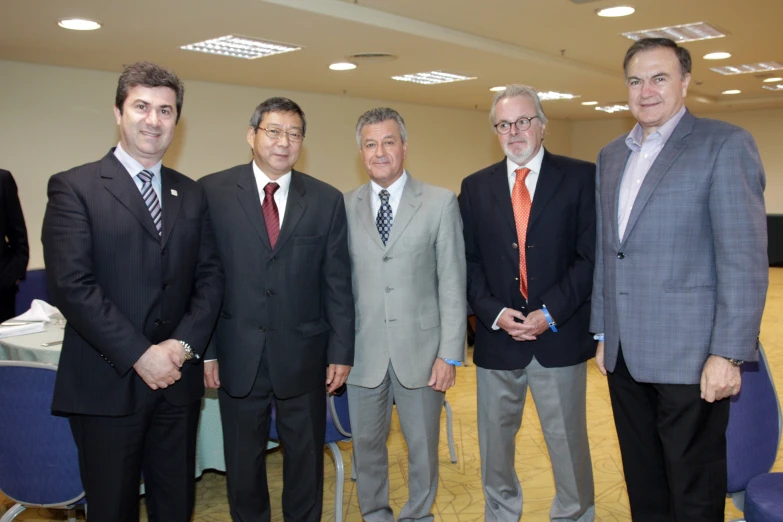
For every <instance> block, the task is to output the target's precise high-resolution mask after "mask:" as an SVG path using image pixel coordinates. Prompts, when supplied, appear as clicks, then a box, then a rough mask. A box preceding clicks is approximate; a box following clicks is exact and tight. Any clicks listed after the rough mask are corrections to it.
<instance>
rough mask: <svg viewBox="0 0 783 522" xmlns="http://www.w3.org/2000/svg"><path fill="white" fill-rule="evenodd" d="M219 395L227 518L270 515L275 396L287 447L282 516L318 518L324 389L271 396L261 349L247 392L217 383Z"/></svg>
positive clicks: (259, 519)
mask: <svg viewBox="0 0 783 522" xmlns="http://www.w3.org/2000/svg"><path fill="white" fill-rule="evenodd" d="M324 378H326V372H325V370H324ZM219 398H220V416H221V420H222V423H223V445H224V452H225V457H226V479H227V486H228V502H229V505H230V506H231V518H232V519H233V520H234V521H235V522H269V520H270V518H271V513H270V508H269V490H268V487H267V479H266V461H265V459H266V444H267V441H268V440H269V426H270V423H271V412H272V400H273V399H274V402H275V409H276V418H275V423H276V426H277V433H278V435H279V436H280V441H281V443H282V445H283V449H284V452H285V453H284V457H283V518H284V520H285V521H286V522H318V521H320V520H321V510H322V508H323V489H324V488H323V483H324V439H325V432H326V388H325V387H323V386H322V387H321V388H319V389H317V390H315V391H312V392H310V393H306V394H304V395H300V396H298V397H294V398H291V399H279V398H276V397H274V392H273V391H272V384H271V381H270V378H269V367H268V365H267V360H266V354H264V355H263V356H262V357H261V364H260V366H259V369H258V375H256V380H255V382H254V383H253V388H252V389H251V390H250V394H249V395H247V396H246V397H241V398H235V397H231V396H230V395H228V394H227V393H226V392H225V391H223V389H222V388H221V389H220V390H219Z"/></svg>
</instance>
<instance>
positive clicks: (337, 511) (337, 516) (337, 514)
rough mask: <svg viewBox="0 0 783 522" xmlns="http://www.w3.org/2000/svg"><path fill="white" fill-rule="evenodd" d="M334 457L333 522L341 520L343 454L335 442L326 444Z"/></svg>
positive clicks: (340, 521) (343, 475) (343, 477)
mask: <svg viewBox="0 0 783 522" xmlns="http://www.w3.org/2000/svg"><path fill="white" fill-rule="evenodd" d="M327 446H328V447H329V449H330V450H331V452H332V456H333V457H334V468H335V470H334V471H335V473H334V522H342V520H343V482H345V468H344V466H343V455H342V453H340V448H339V447H338V446H337V443H336V442H330V443H329V444H327Z"/></svg>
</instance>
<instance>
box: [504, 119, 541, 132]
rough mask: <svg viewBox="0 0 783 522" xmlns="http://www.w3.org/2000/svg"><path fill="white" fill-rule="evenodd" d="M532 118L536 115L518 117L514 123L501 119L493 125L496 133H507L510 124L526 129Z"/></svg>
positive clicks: (509, 130)
mask: <svg viewBox="0 0 783 522" xmlns="http://www.w3.org/2000/svg"><path fill="white" fill-rule="evenodd" d="M534 118H538V116H531V117H530V118H519V119H518V120H517V121H515V122H514V123H509V122H507V121H501V122H500V123H498V124H496V125H493V127H495V131H497V133H498V134H508V133H509V132H511V127H512V126H516V128H517V129H518V130H521V131H526V130H528V129H529V128H530V125H531V124H532V123H533V119H534Z"/></svg>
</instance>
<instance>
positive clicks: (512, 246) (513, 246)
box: [511, 243, 519, 249]
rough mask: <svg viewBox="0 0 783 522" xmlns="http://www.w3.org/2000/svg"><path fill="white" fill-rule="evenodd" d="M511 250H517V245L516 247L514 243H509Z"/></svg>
mask: <svg viewBox="0 0 783 522" xmlns="http://www.w3.org/2000/svg"><path fill="white" fill-rule="evenodd" d="M511 248H513V249H517V248H519V245H517V244H516V243H511Z"/></svg>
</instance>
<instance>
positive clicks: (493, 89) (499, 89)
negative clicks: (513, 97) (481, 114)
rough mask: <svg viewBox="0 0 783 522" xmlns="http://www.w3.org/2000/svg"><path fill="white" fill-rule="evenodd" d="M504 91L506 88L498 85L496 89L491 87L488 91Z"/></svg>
mask: <svg viewBox="0 0 783 522" xmlns="http://www.w3.org/2000/svg"><path fill="white" fill-rule="evenodd" d="M505 90H506V86H505V85H498V86H497V87H492V88H491V89H490V91H492V92H501V91H505Z"/></svg>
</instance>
